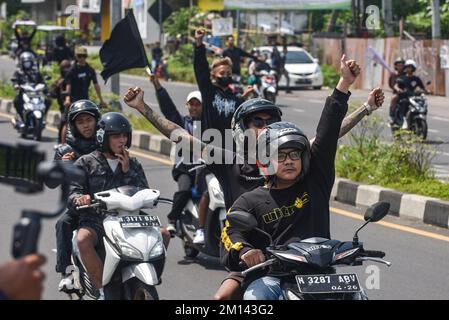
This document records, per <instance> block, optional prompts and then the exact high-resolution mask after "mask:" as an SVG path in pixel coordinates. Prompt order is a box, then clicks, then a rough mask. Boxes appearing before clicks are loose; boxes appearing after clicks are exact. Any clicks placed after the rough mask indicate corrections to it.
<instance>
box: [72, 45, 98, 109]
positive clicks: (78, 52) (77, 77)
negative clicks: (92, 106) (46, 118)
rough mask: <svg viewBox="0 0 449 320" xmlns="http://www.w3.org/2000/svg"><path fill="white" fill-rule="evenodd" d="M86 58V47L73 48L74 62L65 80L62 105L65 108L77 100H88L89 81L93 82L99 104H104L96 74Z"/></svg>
mask: <svg viewBox="0 0 449 320" xmlns="http://www.w3.org/2000/svg"><path fill="white" fill-rule="evenodd" d="M86 59H87V49H86V48H84V47H77V48H76V49H75V63H74V64H73V65H72V67H71V68H70V71H69V72H68V73H67V76H66V81H65V82H66V83H67V87H66V88H67V96H66V98H65V101H64V106H66V107H67V108H68V107H69V106H70V105H71V104H72V103H74V102H76V101H78V100H82V99H85V100H89V86H90V83H91V82H93V83H94V88H95V91H96V92H97V95H98V99H99V100H100V103H99V106H100V107H105V106H106V103H105V102H104V101H103V98H102V97H101V89H100V85H99V84H98V81H97V74H96V73H95V70H94V69H93V68H92V67H91V66H90V65H89V64H88V63H87V61H86Z"/></svg>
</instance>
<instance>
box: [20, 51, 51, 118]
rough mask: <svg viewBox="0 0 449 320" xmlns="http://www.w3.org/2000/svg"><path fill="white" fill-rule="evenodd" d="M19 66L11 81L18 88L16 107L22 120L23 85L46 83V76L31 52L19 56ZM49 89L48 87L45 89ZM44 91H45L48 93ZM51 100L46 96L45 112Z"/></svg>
mask: <svg viewBox="0 0 449 320" xmlns="http://www.w3.org/2000/svg"><path fill="white" fill-rule="evenodd" d="M19 67H20V69H18V70H16V71H15V72H14V74H13V76H12V79H11V82H12V83H13V84H14V89H16V97H15V98H14V108H15V109H16V113H17V115H18V116H19V117H20V119H21V120H22V122H24V118H23V103H24V102H23V89H22V88H21V87H20V86H21V85H24V84H27V83H30V84H39V83H43V84H45V81H44V78H43V77H42V75H41V73H40V72H39V71H38V70H37V67H36V59H35V57H34V55H33V54H32V53H30V52H23V53H22V54H21V55H20V57H19ZM45 91H47V89H46V90H45ZM45 91H44V93H46V92H45ZM50 105H51V100H50V99H48V98H45V113H47V111H48V109H49V108H50Z"/></svg>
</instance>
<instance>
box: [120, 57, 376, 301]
mask: <svg viewBox="0 0 449 320" xmlns="http://www.w3.org/2000/svg"><path fill="white" fill-rule="evenodd" d="M348 63H349V62H348ZM383 99H384V95H383V93H382V90H380V89H376V90H373V91H372V92H371V93H370V95H369V97H368V103H365V104H364V105H363V106H361V107H360V108H358V109H357V110H356V111H355V112H354V113H352V114H351V115H349V116H348V117H347V118H345V119H344V121H343V125H342V128H341V131H340V136H343V135H345V134H346V133H347V132H348V131H349V130H350V129H351V128H353V127H354V126H355V124H357V123H358V122H359V121H360V120H361V119H362V118H363V117H364V116H365V115H369V114H371V112H372V111H373V110H376V109H377V108H378V106H380V105H381V104H382V102H383ZM124 101H125V103H127V104H128V105H129V106H130V107H132V108H135V109H137V110H138V111H139V112H141V113H142V114H143V115H144V116H145V117H146V118H147V119H148V120H149V121H150V122H151V123H153V124H154V125H155V126H157V127H158V128H159V129H160V130H161V132H162V133H163V134H164V135H166V136H167V137H168V138H172V135H173V134H175V131H176V130H177V131H178V132H179V133H180V134H181V135H182V137H183V139H184V138H185V139H186V140H188V139H192V140H194V139H193V138H192V137H191V136H190V135H189V134H188V133H185V134H183V132H182V130H181V129H180V127H178V126H177V125H176V124H174V123H171V122H170V121H167V120H166V119H164V118H163V117H160V116H159V115H157V114H156V113H155V112H154V111H153V110H152V109H151V108H150V107H149V106H148V105H147V104H145V103H144V101H143V91H142V90H141V89H140V88H136V89H129V90H128V93H127V94H126V95H125V98H124ZM279 117H280V111H279V108H278V107H277V106H275V105H273V104H272V103H271V102H269V101H266V100H263V99H252V100H249V101H247V102H246V103H244V104H242V105H241V106H240V107H239V108H238V110H236V112H235V113H234V116H233V120H232V128H233V131H234V132H233V134H234V139H235V141H236V144H237V150H239V148H240V150H242V148H244V144H243V141H244V135H243V132H244V131H246V130H247V129H249V128H251V129H252V130H254V131H256V130H257V131H259V130H262V129H263V128H264V127H265V126H266V125H267V123H271V121H273V120H275V119H276V118H277V119H279ZM279 120H280V119H279ZM273 122H274V121H273ZM180 130H181V131H180ZM312 141H313V139H312ZM200 156H201V155H200ZM214 166H215V167H217V170H216V171H215V172H214V171H213V169H212V171H213V172H214V173H215V174H216V175H217V178H218V180H219V181H220V184H221V185H222V188H223V193H224V198H225V203H226V207H227V208H229V207H230V206H231V205H232V203H233V202H234V201H235V200H236V199H237V198H238V197H239V196H240V195H241V194H242V193H244V192H246V191H250V190H252V189H254V188H256V187H258V186H260V185H261V183H263V177H261V176H260V173H259V169H258V167H257V166H256V165H250V164H245V163H235V164H234V165H232V164H230V165H218V164H215V165H212V168H213V167H214ZM209 167H210V166H209ZM220 168H221V170H220ZM238 281H239V280H237V282H238ZM229 282H233V280H232V279H229ZM237 285H238V283H237ZM231 287H232V285H231ZM234 287H235V286H234ZM229 291H231V292H232V291H233V290H232V289H231V290H227V289H225V290H221V291H219V292H218V293H217V294H216V296H215V298H216V299H228V298H230V297H231V294H230V293H229Z"/></svg>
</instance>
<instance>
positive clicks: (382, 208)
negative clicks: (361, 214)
mask: <svg viewBox="0 0 449 320" xmlns="http://www.w3.org/2000/svg"><path fill="white" fill-rule="evenodd" d="M389 210H390V204H389V203H388V202H377V203H375V204H373V205H372V206H371V207H369V208H368V209H366V212H365V221H369V222H377V221H380V220H382V219H383V218H384V217H385V216H386V215H387V214H388V211H389Z"/></svg>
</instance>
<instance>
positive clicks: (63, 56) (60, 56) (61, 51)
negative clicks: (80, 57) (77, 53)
mask: <svg viewBox="0 0 449 320" xmlns="http://www.w3.org/2000/svg"><path fill="white" fill-rule="evenodd" d="M52 58H53V60H54V61H56V62H58V64H60V63H61V61H62V60H72V59H73V58H74V56H73V52H72V50H71V49H70V48H69V47H67V46H61V47H55V48H54V49H53V57H52Z"/></svg>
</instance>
